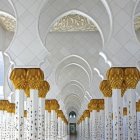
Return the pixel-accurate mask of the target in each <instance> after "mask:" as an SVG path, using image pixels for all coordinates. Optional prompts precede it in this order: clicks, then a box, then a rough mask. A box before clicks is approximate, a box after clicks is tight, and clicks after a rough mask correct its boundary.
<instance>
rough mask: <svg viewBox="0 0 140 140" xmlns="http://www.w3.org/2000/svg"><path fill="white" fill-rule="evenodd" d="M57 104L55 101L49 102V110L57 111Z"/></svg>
mask: <svg viewBox="0 0 140 140" xmlns="http://www.w3.org/2000/svg"><path fill="white" fill-rule="evenodd" d="M59 107H60V106H59V104H58V102H57V100H56V99H52V100H50V109H51V110H55V111H57V110H58V109H59Z"/></svg>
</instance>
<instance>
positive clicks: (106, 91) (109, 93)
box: [100, 80, 112, 97]
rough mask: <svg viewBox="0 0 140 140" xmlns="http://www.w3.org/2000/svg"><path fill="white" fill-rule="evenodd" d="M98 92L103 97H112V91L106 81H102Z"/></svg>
mask: <svg viewBox="0 0 140 140" xmlns="http://www.w3.org/2000/svg"><path fill="white" fill-rule="evenodd" d="M100 90H101V91H102V93H103V94H104V96H105V97H112V89H111V85H110V82H109V81H108V80H103V81H102V82H101V83H100Z"/></svg>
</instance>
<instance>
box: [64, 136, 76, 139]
mask: <svg viewBox="0 0 140 140" xmlns="http://www.w3.org/2000/svg"><path fill="white" fill-rule="evenodd" d="M65 140H78V139H77V137H76V136H67V138H66V139H65Z"/></svg>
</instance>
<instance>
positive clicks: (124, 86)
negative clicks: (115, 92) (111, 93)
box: [121, 81, 127, 97]
mask: <svg viewBox="0 0 140 140" xmlns="http://www.w3.org/2000/svg"><path fill="white" fill-rule="evenodd" d="M126 90H127V86H126V83H125V81H123V83H122V88H121V96H122V97H123V96H124V94H125V92H126Z"/></svg>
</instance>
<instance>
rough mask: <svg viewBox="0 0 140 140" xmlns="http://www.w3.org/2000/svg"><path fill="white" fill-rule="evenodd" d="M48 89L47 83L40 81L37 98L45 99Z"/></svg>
mask: <svg viewBox="0 0 140 140" xmlns="http://www.w3.org/2000/svg"><path fill="white" fill-rule="evenodd" d="M49 89H50V85H49V83H48V82H47V81H42V82H41V83H40V87H39V97H40V98H45V97H46V94H47V93H48V91H49Z"/></svg>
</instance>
